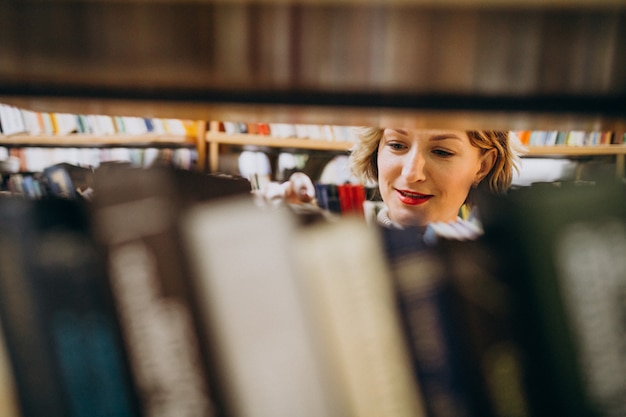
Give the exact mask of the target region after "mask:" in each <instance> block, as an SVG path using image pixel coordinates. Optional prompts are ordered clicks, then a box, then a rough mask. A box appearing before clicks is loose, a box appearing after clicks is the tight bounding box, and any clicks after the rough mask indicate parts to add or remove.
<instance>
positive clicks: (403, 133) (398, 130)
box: [389, 128, 409, 136]
mask: <svg viewBox="0 0 626 417" xmlns="http://www.w3.org/2000/svg"><path fill="white" fill-rule="evenodd" d="M389 130H392V131H393V132H395V133H399V134H400V135H404V136H407V135H408V134H409V132H407V131H406V130H404V129H394V128H390V129H389Z"/></svg>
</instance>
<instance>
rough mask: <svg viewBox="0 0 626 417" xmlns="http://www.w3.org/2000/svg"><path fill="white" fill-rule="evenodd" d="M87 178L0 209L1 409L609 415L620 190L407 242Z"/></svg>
mask: <svg viewBox="0 0 626 417" xmlns="http://www.w3.org/2000/svg"><path fill="white" fill-rule="evenodd" d="M100 174H101V175H100ZM100 174H99V175H97V176H96V178H95V197H94V199H93V200H91V201H90V202H81V201H78V200H69V199H44V200H37V201H28V200H25V199H15V198H4V199H0V319H1V323H2V332H1V333H0V336H1V337H0V340H1V341H3V343H4V347H5V349H0V352H2V351H3V350H4V351H5V352H6V357H7V360H6V362H7V363H8V364H9V366H8V369H6V374H5V375H0V382H3V385H0V388H1V389H3V390H4V392H2V393H0V397H2V398H9V399H10V398H16V400H15V401H14V402H13V408H14V409H18V412H17V413H15V412H14V413H13V414H10V415H18V416H22V417H30V416H41V415H46V416H51V417H56V416H67V415H90V416H105V415H106V416H110V415H116V416H121V415H124V416H151V417H152V416H161V417H168V416H180V415H190V416H191V415H193V416H224V417H256V416H276V417H283V416H284V417H292V416H294V415H297V416H302V417H309V416H310V417H334V416H342V417H343V416H349V417H356V416H359V417H369V416H371V417H380V416H394V417H404V416H406V417H422V416H424V417H444V416H467V417H484V416H487V417H492V416H493V417H500V416H501V417H511V416H513V417H548V416H550V417H552V416H560V415H567V416H568V417H597V416H601V417H618V416H623V415H624V411H625V410H626V383H625V382H624V380H623V378H621V377H622V376H623V375H624V374H625V372H626V369H624V367H625V366H626V360H625V359H626V357H625V355H626V354H625V352H626V349H624V347H625V343H626V339H625V338H624V337H623V335H624V330H625V328H624V322H623V313H624V310H623V308H624V304H623V289H624V288H625V286H626V282H625V281H624V280H625V279H626V264H624V262H623V253H624V251H625V250H626V194H625V193H626V189H625V188H624V184H623V183H621V184H620V183H597V184H594V185H591V184H586V185H573V184H554V185H549V186H548V185H545V184H544V185H541V186H533V187H527V188H523V189H515V190H512V192H511V194H508V195H507V196H491V195H484V196H480V200H479V201H480V203H481V204H482V205H481V209H482V211H481V213H483V214H484V215H485V216H487V217H488V221H486V222H485V225H484V226H485V228H484V229H485V234H484V236H483V237H481V238H479V239H477V240H475V241H463V242H461V241H447V240H443V239H441V240H440V241H438V242H437V243H436V244H435V245H432V246H426V245H424V243H423V242H422V241H421V240H419V239H418V237H417V236H418V235H417V234H416V233H415V231H414V230H411V229H404V230H397V229H380V228H377V227H372V226H371V225H367V224H366V223H365V222H363V221H362V220H361V219H359V218H357V217H356V216H350V217H341V218H339V219H335V218H333V219H332V220H329V221H319V222H313V223H306V224H305V223H301V222H298V221H297V220H298V219H297V216H295V215H294V212H292V211H290V210H285V207H280V208H273V209H269V208H267V207H266V208H265V209H263V208H260V207H258V206H256V205H255V204H254V203H253V201H252V198H251V193H250V191H251V187H250V183H249V182H248V181H246V180H243V179H241V178H233V177H226V176H215V175H206V174H200V173H197V172H189V171H182V170H170V169H167V170H166V169H136V168H135V169H129V168H123V169H122V168H120V167H114V166H110V167H108V168H106V169H105V170H101V171H100ZM0 359H1V358H0ZM1 362H2V361H0V363H1ZM0 369H2V368H0ZM10 405H11V404H10V403H8V402H2V403H0V407H4V409H0V414H2V415H5V414H3V412H5V413H6V412H8V411H7V410H8V407H9V406H10Z"/></svg>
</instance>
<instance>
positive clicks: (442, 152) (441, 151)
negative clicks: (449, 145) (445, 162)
mask: <svg viewBox="0 0 626 417" xmlns="http://www.w3.org/2000/svg"><path fill="white" fill-rule="evenodd" d="M432 152H433V153H434V154H435V155H437V156H443V157H449V156H452V155H454V154H453V153H452V152H450V151H446V150H445V149H433V151H432Z"/></svg>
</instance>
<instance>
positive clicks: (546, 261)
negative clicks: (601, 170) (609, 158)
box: [481, 181, 626, 417]
mask: <svg viewBox="0 0 626 417" xmlns="http://www.w3.org/2000/svg"><path fill="white" fill-rule="evenodd" d="M481 217H482V218H483V219H484V227H485V237H486V238H488V239H489V240H490V246H491V248H492V250H493V251H494V252H495V253H496V254H497V256H498V257H499V258H500V259H501V260H502V262H503V265H504V266H505V271H504V274H503V276H505V277H507V280H508V281H509V283H510V286H511V288H512V289H513V290H514V294H515V296H514V297H513V301H514V303H513V307H514V317H515V318H516V322H515V324H516V330H517V331H518V332H519V336H518V338H519V340H520V343H521V346H522V348H523V351H524V354H525V355H526V356H527V357H528V360H527V361H526V369H525V378H526V390H527V393H528V398H529V405H530V407H531V414H532V415H537V416H556V415H563V416H565V415H566V416H568V417H590V416H592V417H594V416H623V415H625V414H626V379H624V375H626V337H624V335H625V334H626V329H625V325H624V323H625V322H624V317H625V316H624V311H625V310H624V306H625V305H626V303H625V302H624V299H625V298H624V288H626V263H625V262H624V253H626V190H625V189H624V184H623V183H619V182H613V181H606V182H597V183H555V184H536V185H533V186H531V187H524V188H520V189H516V190H511V192H509V194H508V195H507V196H506V197H501V198H496V197H494V196H489V195H486V196H483V201H482V202H481Z"/></svg>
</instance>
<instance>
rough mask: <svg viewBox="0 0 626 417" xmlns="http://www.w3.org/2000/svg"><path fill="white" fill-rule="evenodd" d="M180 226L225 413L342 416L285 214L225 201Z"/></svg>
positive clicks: (196, 211) (195, 212)
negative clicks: (320, 348) (321, 351)
mask: <svg viewBox="0 0 626 417" xmlns="http://www.w3.org/2000/svg"><path fill="white" fill-rule="evenodd" d="M181 227H182V233H183V235H184V236H185V247H186V250H187V251H188V253H189V254H190V265H191V267H192V270H193V274H192V277H193V283H194V285H193V287H194V296H195V297H196V300H197V305H198V314H199V317H200V318H201V321H202V322H203V323H204V330H203V331H202V332H201V335H202V336H203V338H204V340H205V341H206V346H207V349H209V350H210V351H211V352H212V355H213V357H214V359H215V363H216V372H217V378H218V379H219V381H220V389H221V391H222V392H223V396H224V398H226V399H227V401H226V404H225V405H226V406H225V409H226V414H227V415H233V416H240V417H251V416H273V417H292V416H301V417H307V416H310V417H330V416H336V415H344V414H342V413H341V412H340V410H338V409H337V405H336V402H335V399H334V395H335V393H334V392H333V391H332V387H331V386H329V385H328V381H327V378H326V377H325V368H324V367H322V366H320V364H323V363H324V362H323V359H322V358H321V357H320V354H319V352H318V350H317V346H318V345H319V340H317V339H316V338H315V334H314V333H313V332H312V326H311V322H310V319H311V317H310V316H309V314H307V311H306V309H305V308H304V306H305V305H306V304H307V299H306V298H307V294H306V293H305V292H303V289H302V288H301V287H300V282H301V271H300V269H299V268H298V266H297V265H295V264H294V262H293V258H292V250H293V246H294V243H293V239H294V236H293V231H294V228H295V227H296V221H295V218H294V217H293V216H292V212H291V211H288V210H281V209H276V210H264V209H261V208H260V207H257V206H256V205H254V204H253V201H252V200H250V199H248V198H243V199H242V198H236V197H232V198H226V199H222V200H221V201H217V200H216V201H211V202H207V203H204V204H198V205H196V206H194V207H192V208H191V209H190V210H189V211H188V212H187V213H186V214H185V216H184V217H183V219H182V226H181Z"/></svg>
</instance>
